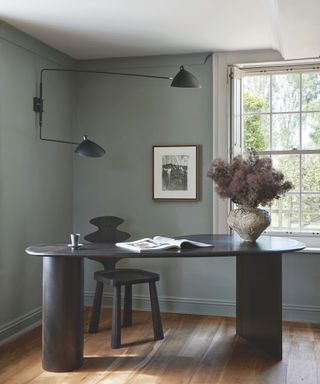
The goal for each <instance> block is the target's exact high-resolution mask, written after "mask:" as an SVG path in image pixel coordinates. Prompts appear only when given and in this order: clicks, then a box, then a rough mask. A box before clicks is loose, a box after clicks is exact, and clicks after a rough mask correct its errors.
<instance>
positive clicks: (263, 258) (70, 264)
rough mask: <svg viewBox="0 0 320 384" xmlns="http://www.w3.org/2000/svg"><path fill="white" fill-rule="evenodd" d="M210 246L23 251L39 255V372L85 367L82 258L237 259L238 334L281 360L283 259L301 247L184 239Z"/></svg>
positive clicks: (279, 241)
mask: <svg viewBox="0 0 320 384" xmlns="http://www.w3.org/2000/svg"><path fill="white" fill-rule="evenodd" d="M183 238H189V239H192V240H197V241H202V242H204V243H212V244H213V245H214V247H208V248H193V249H185V250H179V251H176V250H174V251H173V250H164V251H149V252H145V253H134V252H130V251H127V250H125V249H122V248H119V247H116V246H115V245H111V244H101V243H100V244H85V246H84V247H82V248H80V249H78V250H72V249H71V248H68V247H67V245H66V244H40V245H33V246H30V247H28V248H27V249H26V252H27V253H28V254H30V255H34V256H41V257H43V368H44V369H46V370H47V371H53V372H63V371H72V370H74V369H77V368H80V367H81V366H82V363H83V306H84V297H83V296H84V295H83V293H84V291H83V259H84V258H85V257H86V258H90V259H94V260H99V259H100V260H101V259H102V258H103V259H105V260H108V261H109V262H110V268H114V266H115V264H116V263H117V262H118V261H119V260H121V259H123V258H154V257H158V258H172V257H197V258H201V257H225V256H236V258H237V261H236V265H237V284H236V287H237V295H236V296H237V300H236V301H237V311H236V314H237V327H236V328H237V334H238V335H240V336H242V337H244V338H245V339H247V340H249V341H250V342H252V343H253V344H255V345H256V346H258V347H260V348H261V349H263V350H264V351H266V352H268V353H270V354H271V355H273V356H274V357H275V358H277V359H281V357H282V271H281V255H282V253H285V252H294V251H298V250H301V249H303V248H304V247H305V246H304V244H302V243H300V242H298V241H296V240H292V239H287V238H280V237H268V236H264V237H261V238H260V239H258V241H257V242H256V243H254V244H251V243H246V242H242V241H241V240H240V239H239V238H238V237H237V236H231V235H191V236H183Z"/></svg>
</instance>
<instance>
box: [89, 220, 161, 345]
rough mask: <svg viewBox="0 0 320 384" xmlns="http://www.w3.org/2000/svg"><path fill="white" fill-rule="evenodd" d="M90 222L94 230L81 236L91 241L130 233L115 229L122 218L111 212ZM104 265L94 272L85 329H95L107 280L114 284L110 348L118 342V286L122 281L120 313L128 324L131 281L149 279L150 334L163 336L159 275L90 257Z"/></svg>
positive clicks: (113, 240) (111, 239)
mask: <svg viewBox="0 0 320 384" xmlns="http://www.w3.org/2000/svg"><path fill="white" fill-rule="evenodd" d="M90 223H91V224H93V225H95V226H97V227H98V230H97V231H96V232H94V233H91V234H89V235H86V236H85V237H84V238H85V239H86V240H87V241H90V242H92V243H116V242H120V241H124V240H126V239H128V238H129V237H130V234H129V233H127V232H123V231H119V230H118V229H117V227H118V226H119V225H120V224H122V223H123V219H121V218H120V217H115V216H100V217H95V218H93V219H91V220H90ZM91 259H92V260H95V261H97V262H99V263H101V264H102V265H103V266H104V271H98V272H96V273H95V274H94V278H95V280H96V281H97V284H96V290H95V295H94V300H93V306H92V313H91V319H90V324H89V333H96V332H98V331H99V320H100V312H101V302H102V294H103V284H105V283H107V284H111V285H113V287H114V298H113V314H112V348H120V346H121V319H120V313H121V312H120V309H121V308H120V305H121V286H122V285H124V287H125V293H124V316H123V326H125V327H128V326H130V325H132V285H133V284H142V283H149V290H150V299H151V309H152V318H153V329H154V338H155V339H156V340H161V339H163V331H162V323H161V317H160V309H159V302H158V296H157V289H156V284H155V283H156V281H159V275H158V274H157V273H153V272H147V271H142V270H139V269H112V270H110V265H109V262H106V264H105V263H104V260H103V259H95V258H91Z"/></svg>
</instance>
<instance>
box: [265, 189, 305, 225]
mask: <svg viewBox="0 0 320 384" xmlns="http://www.w3.org/2000/svg"><path fill="white" fill-rule="evenodd" d="M299 225H300V220H299V195H297V194H292V195H287V196H285V197H282V198H281V199H279V200H275V201H274V202H273V203H272V206H271V225H270V230H282V231H297V230H298V229H299Z"/></svg>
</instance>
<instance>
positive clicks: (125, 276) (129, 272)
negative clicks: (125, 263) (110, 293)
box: [94, 268, 160, 286]
mask: <svg viewBox="0 0 320 384" xmlns="http://www.w3.org/2000/svg"><path fill="white" fill-rule="evenodd" d="M94 278H95V280H97V281H101V283H104V284H110V285H113V286H115V285H125V284H143V283H150V282H152V281H159V279H160V275H159V274H158V273H154V272H149V271H144V270H142V269H134V268H130V269H121V268H120V269H116V270H113V271H98V272H95V274H94Z"/></svg>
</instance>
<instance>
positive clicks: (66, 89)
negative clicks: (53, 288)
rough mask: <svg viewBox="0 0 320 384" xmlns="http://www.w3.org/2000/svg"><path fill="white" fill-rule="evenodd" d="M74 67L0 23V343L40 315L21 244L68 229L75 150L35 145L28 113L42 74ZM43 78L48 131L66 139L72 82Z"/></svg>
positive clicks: (34, 272) (57, 237) (34, 263)
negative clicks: (45, 68) (73, 152)
mask: <svg viewBox="0 0 320 384" xmlns="http://www.w3.org/2000/svg"><path fill="white" fill-rule="evenodd" d="M72 64H73V61H72V60H71V59H70V58H68V57H66V56H64V55H62V54H60V53H59V52H57V51H55V50H53V49H50V48H49V47H47V46H45V45H43V44H41V43H39V42H37V41H36V40H34V39H32V38H31V37H29V36H27V35H25V34H23V33H21V32H19V31H17V30H15V29H14V28H12V27H10V26H9V25H8V24H6V23H1V24H0V84H1V86H0V236H1V237H0V308H1V311H0V341H1V340H2V339H5V338H7V337H9V336H10V335H11V334H13V333H16V332H19V330H20V327H22V328H25V327H26V326H27V325H28V324H30V325H31V324H33V323H34V322H35V321H36V320H39V319H40V316H41V308H40V307H41V296H42V288H41V260H39V259H36V258H34V257H31V256H28V255H26V254H25V251H24V250H25V247H26V246H27V245H30V244H34V243H40V242H52V241H61V240H67V238H66V235H67V234H68V233H70V231H71V230H72V151H70V148H69V146H64V145H59V144H51V143H45V142H40V140H39V137H38V135H39V130H38V123H37V118H36V114H35V113H34V112H33V110H32V99H33V97H34V96H35V95H36V92H37V84H38V79H39V70H40V69H41V68H43V67H52V66H54V67H57V66H70V65H72ZM47 80H48V81H47V86H46V88H45V98H46V100H45V101H46V102H47V104H45V108H46V114H45V133H46V134H48V135H49V136H50V135H51V136H55V137H66V138H67V137H68V136H69V135H71V130H72V113H70V111H71V109H72V107H73V104H72V103H73V99H74V97H73V96H72V94H73V82H72V79H71V78H70V77H64V78H61V79H60V80H58V81H57V82H56V81H55V83H54V84H53V83H51V80H50V78H48V79H47ZM49 105H50V108H49Z"/></svg>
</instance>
